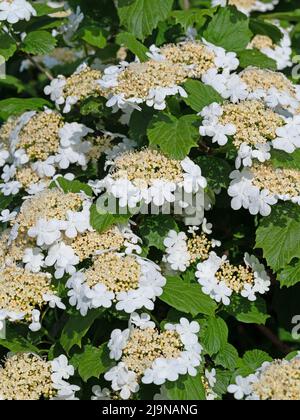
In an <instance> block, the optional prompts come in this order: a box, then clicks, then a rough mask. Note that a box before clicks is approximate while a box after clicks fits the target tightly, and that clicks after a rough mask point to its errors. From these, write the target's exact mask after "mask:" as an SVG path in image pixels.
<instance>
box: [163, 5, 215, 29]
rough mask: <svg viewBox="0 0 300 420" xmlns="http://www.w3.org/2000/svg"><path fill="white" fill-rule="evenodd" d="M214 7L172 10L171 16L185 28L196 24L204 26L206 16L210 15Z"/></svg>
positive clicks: (213, 11)
mask: <svg viewBox="0 0 300 420" xmlns="http://www.w3.org/2000/svg"><path fill="white" fill-rule="evenodd" d="M214 13H215V9H188V10H174V11H173V12H172V13H171V16H172V17H173V18H174V19H175V22H176V23H177V24H179V25H181V26H182V27H183V28H184V29H185V30H187V29H188V28H189V27H190V26H192V27H193V26H194V25H197V27H202V26H204V24H205V22H206V21H207V18H209V17H212V16H213V15H214Z"/></svg>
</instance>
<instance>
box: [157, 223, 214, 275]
mask: <svg viewBox="0 0 300 420" xmlns="http://www.w3.org/2000/svg"><path fill="white" fill-rule="evenodd" d="M211 228H212V225H211V223H207V221H206V219H204V220H203V223H202V233H201V235H199V234H197V231H198V230H199V228H198V227H196V226H193V227H190V228H189V229H188V233H189V236H188V235H187V234H186V233H185V232H179V233H177V232H176V231H175V230H170V231H169V233H168V235H167V237H166V238H165V239H164V245H165V247H166V255H165V256H164V262H165V263H167V268H169V269H171V270H173V271H181V272H184V271H186V269H187V268H188V267H189V266H190V265H191V264H193V263H195V262H196V261H199V260H202V261H203V260H206V259H207V258H208V256H209V253H210V251H211V250H212V248H215V247H216V246H220V245H221V243H220V242H219V241H216V240H214V239H211V240H210V239H209V238H208V235H209V234H211V233H212V230H211Z"/></svg>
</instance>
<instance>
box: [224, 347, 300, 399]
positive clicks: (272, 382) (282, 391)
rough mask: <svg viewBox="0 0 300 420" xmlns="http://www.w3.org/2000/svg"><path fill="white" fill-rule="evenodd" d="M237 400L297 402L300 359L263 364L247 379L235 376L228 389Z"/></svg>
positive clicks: (299, 381)
mask: <svg viewBox="0 0 300 420" xmlns="http://www.w3.org/2000/svg"><path fill="white" fill-rule="evenodd" d="M228 392H230V393H231V394H234V398H235V399H237V400H241V399H246V400H260V401H267V400H268V401H280V400H284V401H298V400H299V398H300V357H299V355H298V356H295V357H294V358H292V359H291V360H274V361H273V362H265V363H263V364H262V366H261V367H260V368H259V369H257V370H256V371H255V373H254V374H251V375H249V376H247V377H242V376H237V377H236V378H235V384H231V385H229V387H228Z"/></svg>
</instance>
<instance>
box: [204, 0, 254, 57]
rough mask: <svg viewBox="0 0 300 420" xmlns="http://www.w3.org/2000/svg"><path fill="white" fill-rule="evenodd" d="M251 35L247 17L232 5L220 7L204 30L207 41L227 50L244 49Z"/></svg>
mask: <svg viewBox="0 0 300 420" xmlns="http://www.w3.org/2000/svg"><path fill="white" fill-rule="evenodd" d="M251 36H252V32H251V31H250V29H249V19H248V18H247V16H245V15H244V13H241V12H239V11H237V9H236V8H234V7H225V8H224V7H221V8H220V9H219V11H218V13H217V14H216V15H215V16H214V17H213V18H212V20H211V22H210V23H209V25H208V27H207V29H206V30H205V31H204V38H205V39H206V40H207V41H209V42H211V43H213V44H215V45H218V46H220V47H223V48H225V49H226V50H228V51H241V50H244V49H245V48H246V47H247V45H248V44H249V42H250V40H251Z"/></svg>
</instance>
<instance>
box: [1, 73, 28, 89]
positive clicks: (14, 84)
mask: <svg viewBox="0 0 300 420" xmlns="http://www.w3.org/2000/svg"><path fill="white" fill-rule="evenodd" d="M0 86H3V87H6V88H9V89H14V90H16V91H17V93H21V92H23V91H24V90H25V87H24V85H23V83H22V82H21V80H19V79H17V78H16V77H14V76H10V75H6V76H5V78H4V79H1V78H0Z"/></svg>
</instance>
